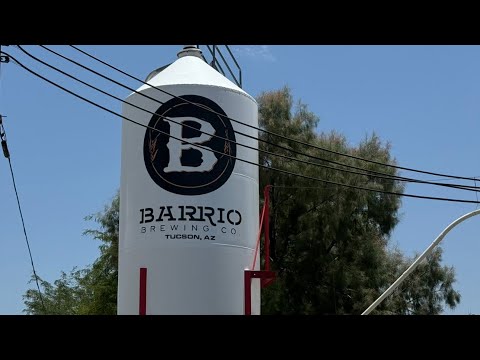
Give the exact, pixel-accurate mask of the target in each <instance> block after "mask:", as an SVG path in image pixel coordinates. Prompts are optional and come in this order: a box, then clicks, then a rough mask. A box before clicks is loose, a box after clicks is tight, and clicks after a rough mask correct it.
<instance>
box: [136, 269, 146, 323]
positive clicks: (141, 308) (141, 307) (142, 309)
mask: <svg viewBox="0 0 480 360" xmlns="http://www.w3.org/2000/svg"><path fill="white" fill-rule="evenodd" d="M138 314H139V315H146V314H147V268H140V297H139V304H138Z"/></svg>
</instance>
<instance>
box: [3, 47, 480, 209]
mask: <svg viewBox="0 0 480 360" xmlns="http://www.w3.org/2000/svg"><path fill="white" fill-rule="evenodd" d="M9 56H10V57H11V58H12V59H13V60H14V61H15V62H16V63H17V64H18V65H19V66H21V67H22V68H23V69H25V70H26V71H28V72H29V73H31V74H33V75H35V76H36V77H39V78H40V79H42V80H44V81H46V82H48V83H49V84H51V85H54V86H55V87H57V88H59V89H61V90H63V91H65V92H67V93H69V94H71V95H73V96H75V97H76V98H79V99H81V100H83V101H85V102H87V103H89V104H91V105H93V106H95V107H98V108H100V109H102V110H104V111H106V112H109V113H111V114H113V115H116V116H118V117H120V118H122V119H125V120H127V121H129V122H131V123H133V124H136V125H139V126H142V127H144V128H146V129H150V130H152V131H156V132H158V133H160V134H163V135H166V136H168V137H170V138H172V139H175V140H178V141H182V142H183V143H186V144H189V145H191V146H194V147H197V148H201V149H204V150H207V151H210V152H213V153H217V154H220V155H222V156H228V157H230V158H232V159H236V160H238V161H241V162H244V163H247V164H251V165H254V166H257V167H261V168H264V169H267V170H272V171H276V172H279V173H283V174H286V175H290V176H297V177H300V178H304V179H307V180H313V181H318V182H322V183H325V184H331V185H338V186H343V187H347V188H351V189H357V190H364V191H370V192H375V193H383V194H388V195H397V196H404V197H411V198H417V199H428V200H439V201H449V202H459V203H471V204H478V203H479V202H477V201H474V200H464V199H452V198H443V197H432V196H423V195H414V194H405V193H398V192H394V191H387V190H375V189H371V188H366V187H362V186H356V185H349V184H342V183H337V182H334V181H330V180H324V179H319V178H315V177H311V176H307V175H302V174H297V173H293V172H290V171H286V170H282V169H277V168H272V167H268V166H266V165H262V164H257V163H254V162H252V161H248V160H245V159H240V158H237V157H235V156H232V155H230V154H227V153H223V152H220V151H217V150H214V149H211V148H207V147H205V146H202V145H199V144H196V143H192V142H189V141H187V140H185V139H180V138H177V137H175V136H172V135H170V134H168V133H166V132H164V131H161V130H159V129H156V128H153V127H151V126H148V125H144V124H141V123H139V122H137V121H135V120H132V119H130V118H127V117H126V116H123V115H121V114H119V113H117V112H115V111H113V110H111V109H108V108H106V107H104V106H102V105H100V104H98V103H96V102H94V101H92V100H89V99H87V98H85V97H83V96H81V95H79V94H77V93H75V92H73V91H71V90H69V89H67V88H65V87H63V86H61V85H59V84H57V83H56V82H54V81H52V80H50V79H47V78H46V77H44V76H42V75H40V74H38V73H37V72H35V71H33V70H31V69H30V68H28V67H27V66H25V65H23V64H22V63H20V62H19V61H18V60H17V59H15V58H14V57H13V56H11V55H9Z"/></svg>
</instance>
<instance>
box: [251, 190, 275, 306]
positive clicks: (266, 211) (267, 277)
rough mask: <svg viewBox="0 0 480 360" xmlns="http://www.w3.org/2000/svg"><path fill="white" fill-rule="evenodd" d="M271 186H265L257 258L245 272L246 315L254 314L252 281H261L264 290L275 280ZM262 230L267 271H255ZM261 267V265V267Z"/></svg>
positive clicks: (256, 248) (256, 249)
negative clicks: (271, 243)
mask: <svg viewBox="0 0 480 360" xmlns="http://www.w3.org/2000/svg"><path fill="white" fill-rule="evenodd" d="M271 188H272V186H271V185H267V186H265V189H264V191H263V194H264V203H263V209H262V215H261V218H260V229H259V231H258V238H257V246H256V247H255V256H254V258H253V264H252V270H245V274H244V284H245V315H251V314H252V279H260V284H261V287H262V288H265V287H267V286H268V285H270V284H271V283H272V282H273V281H274V280H275V272H273V271H270V189H271ZM262 229H263V233H264V235H265V236H264V239H265V242H264V248H265V270H261V269H259V270H255V262H256V260H257V253H258V251H259V249H260V239H261V237H262ZM260 267H261V265H260Z"/></svg>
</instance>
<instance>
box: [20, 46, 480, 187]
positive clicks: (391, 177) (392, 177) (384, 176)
mask: <svg viewBox="0 0 480 360" xmlns="http://www.w3.org/2000/svg"><path fill="white" fill-rule="evenodd" d="M40 46H41V47H43V48H44V49H46V50H48V51H50V52H51V53H54V54H55V55H57V56H59V57H61V58H63V59H65V60H67V61H70V62H72V63H74V64H76V65H77V66H80V67H82V68H83V69H86V70H88V71H91V72H93V73H94V74H96V75H98V76H101V77H102V78H104V79H107V80H109V81H111V82H113V83H115V84H117V85H119V86H122V87H124V88H126V89H128V90H130V91H133V92H135V93H137V94H139V95H141V96H143V97H145V98H148V99H150V100H152V101H154V102H157V103H159V104H164V102H162V101H160V100H158V99H155V98H152V97H151V96H148V95H145V94H143V93H141V92H139V91H137V90H135V89H133V88H130V87H128V86H126V85H124V84H122V83H119V82H117V81H115V80H113V79H111V78H109V77H107V76H105V75H103V74H100V73H98V72H97V71H95V70H92V69H91V68H89V67H87V66H85V65H82V64H80V63H78V62H76V61H74V60H72V59H70V58H68V57H66V56H64V55H61V54H59V53H57V52H55V51H54V50H51V49H48V48H47V47H44V46H42V45H40ZM17 47H18V48H19V49H20V50H21V51H22V52H23V53H25V54H26V55H27V56H29V57H30V58H33V59H34V60H36V61H37V62H40V63H42V64H44V65H45V66H48V67H49V68H51V69H54V70H55V71H57V72H59V73H61V74H63V75H65V76H68V77H69V78H71V79H74V80H76V81H78V82H80V83H81V84H83V85H85V86H88V87H90V88H92V89H94V90H96V91H98V92H100V93H102V94H104V95H107V96H109V97H111V98H114V99H116V100H119V101H121V102H124V103H126V104H128V105H130V106H132V107H135V108H137V109H139V110H142V111H144V112H146V113H149V114H152V115H156V116H158V117H160V118H163V119H166V120H168V121H171V122H173V123H175V124H178V125H181V126H184V127H187V128H191V129H193V130H195V131H198V132H200V133H202V134H206V135H209V136H211V137H216V138H219V139H222V140H225V141H229V142H232V143H234V144H237V145H239V146H242V147H245V148H248V149H251V150H254V151H257V152H262V153H265V154H268V155H271V156H276V157H280V158H283V159H287V160H290V161H296V162H300V163H304V164H308V165H313V166H317V167H321V168H326V169H332V170H336V171H342V172H347V173H352V174H357V175H366V176H372V177H376V178H382V179H388V180H398V181H404V182H411V183H421V184H429V185H435V186H442V187H448V188H455V189H459V190H466V191H480V188H478V187H476V186H473V187H472V186H470V185H462V184H443V183H436V182H431V181H426V180H419V179H412V178H407V177H403V176H398V175H389V174H385V173H381V172H378V171H374V170H368V169H363V168H360V167H357V166H353V165H348V164H343V163H340V162H337V161H333V160H328V159H323V158H320V157H317V156H313V155H310V154H305V153H302V152H299V151H296V150H293V149H290V148H288V147H284V146H282V145H278V144H274V143H272V142H269V141H267V140H264V139H261V138H257V137H255V136H252V135H249V134H245V133H242V132H240V131H238V130H235V131H234V132H235V133H236V134H240V135H242V136H245V137H247V138H251V139H253V140H257V141H261V142H264V143H266V144H268V145H271V146H275V147H278V148H281V149H284V150H287V151H290V152H292V153H295V154H298V155H301V156H305V157H309V158H313V159H315V160H320V161H325V162H329V163H333V164H336V165H340V166H344V167H347V168H353V169H356V170H360V171H365V173H358V172H355V171H350V170H345V169H340V168H336V167H332V166H328V165H323V164H318V163H312V162H309V161H305V160H301V159H297V158H293V157H290V156H286V155H282V154H277V153H273V152H269V151H266V150H261V149H258V148H255V147H252V146H249V145H245V144H241V143H238V142H235V141H232V140H229V139H226V138H224V137H222V136H219V135H214V134H210V133H208V132H205V131H202V130H199V129H197V128H195V127H193V126H190V125H187V124H182V123H179V122H178V121H175V120H173V119H171V118H168V117H166V116H163V115H160V114H156V113H154V112H152V111H149V110H146V109H144V108H142V107H139V106H137V105H135V104H132V103H129V102H127V101H123V100H122V99H121V98H119V97H117V96H115V95H112V94H110V93H108V92H106V91H104V90H101V89H99V88H98V87H96V86H94V85H91V84H89V83H87V82H85V81H83V80H80V79H79V78H77V77H75V76H73V75H71V74H69V73H67V72H65V71H63V70H61V69H59V68H57V67H55V66H53V65H51V64H48V63H47V62H45V61H43V60H41V59H39V58H37V57H36V56H34V55H32V54H30V53H29V52H28V51H26V50H25V49H23V48H22V47H21V46H19V45H18V46H17ZM178 98H180V99H182V98H181V97H178ZM224 117H225V116H224Z"/></svg>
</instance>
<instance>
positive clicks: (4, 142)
mask: <svg viewBox="0 0 480 360" xmlns="http://www.w3.org/2000/svg"><path fill="white" fill-rule="evenodd" d="M0 138H1V143H2V149H3V155H4V156H5V158H7V160H8V165H9V167H10V174H11V175H12V182H13V189H14V190H15V196H16V198H17V205H18V211H19V213H20V219H21V220H22V227H23V234H24V235H25V242H26V243H27V249H28V255H29V256H30V264H31V265H32V270H33V276H34V277H35V283H36V284H37V289H38V295H39V297H40V302H41V304H42V307H43V311H44V313H45V314H46V313H47V308H46V307H45V303H44V301H43V295H42V291H41V290H40V285H39V284H38V275H37V272H36V270H35V264H34V262H33V256H32V250H31V249H30V242H29V240H28V235H27V230H26V228H25V220H24V219H23V212H22V207H21V205H20V198H19V196H18V191H17V185H16V182H15V175H14V173H13V168H12V161H11V159H10V152H9V151H8V146H7V136H6V133H5V128H4V127H3V122H2V116H1V115H0Z"/></svg>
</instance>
